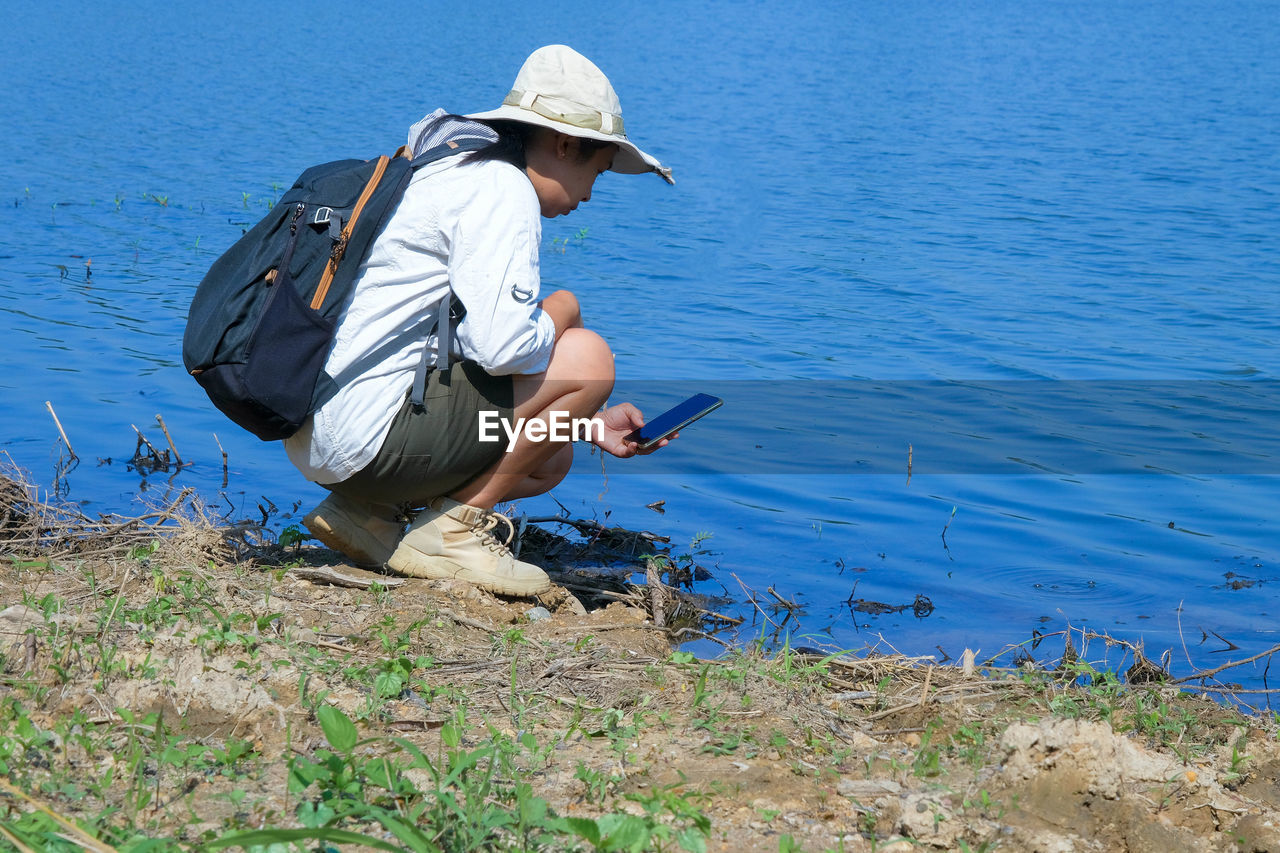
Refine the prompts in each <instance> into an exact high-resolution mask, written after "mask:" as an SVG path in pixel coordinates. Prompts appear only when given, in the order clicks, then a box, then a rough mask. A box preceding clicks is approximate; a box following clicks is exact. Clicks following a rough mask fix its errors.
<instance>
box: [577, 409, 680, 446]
mask: <svg viewBox="0 0 1280 853" xmlns="http://www.w3.org/2000/svg"><path fill="white" fill-rule="evenodd" d="M596 417H598V418H599V419H600V421H601V422H602V423H603V424H604V435H603V436H602V437H601V438H600V439H599V440H598V441H595V442H593V443H594V444H595V445H596V447H599V448H600V449H601V450H604V451H607V452H609V453H612V454H613V455H614V456H617V457H618V458H620V459H626V458H627V457H628V456H636V455H637V454H638V455H641V456H646V455H648V454H650V453H652V452H653V451H655V450H657V449H658V448H660V447H666V446H667V444H668V443H669V442H670V441H671V440H672V439H674V438H675V437H676V436H678V435H679V434H680V433H678V432H676V433H672V434H671V435H670V436H668V437H667V438H664V439H662V441H659V442H658V443H657V444H655V445H653V446H652V447H648V448H645V449H643V450H642V449H641V448H640V445H639V444H637V443H636V442H634V441H627V440H626V438H624V436H626V435H627V434H628V433H630V432H631V431H632V430H636V429H639V428H640V427H642V426H644V416H643V415H641V414H640V410H639V409H637V408H636V407H635V406H633V405H631V404H630V403H619V404H618V405H616V406H610V407H609V408H607V409H605V410H604V411H603V412H601V413H600V414H599V415H597V416H596Z"/></svg>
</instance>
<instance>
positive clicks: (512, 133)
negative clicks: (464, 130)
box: [463, 119, 616, 171]
mask: <svg viewBox="0 0 1280 853" xmlns="http://www.w3.org/2000/svg"><path fill="white" fill-rule="evenodd" d="M472 121H475V119H472ZM479 123H480V124H483V125H485V126H486V127H488V128H490V129H492V130H493V131H494V132H495V133H497V134H498V141H497V142H494V143H492V144H491V145H486V146H485V147H484V148H481V149H480V150H478V151H473V152H471V153H470V154H468V155H467V158H466V160H464V161H463V162H465V163H479V162H481V161H483V160H501V161H503V162H504V163H510V164H511V165H513V166H515V167H516V168H517V169H520V170H522V171H523V170H524V169H525V167H526V166H528V161H527V160H526V158H525V150H526V149H527V147H528V145H529V140H531V139H533V137H534V135H535V134H537V132H538V131H539V130H546V131H549V132H552V133H554V132H555V131H552V130H551V129H550V128H544V127H541V126H540V125H535V124H526V123H525V122H522V121H512V120H510V119H481V120H479ZM571 135H572V134H571ZM574 138H575V139H577V140H578V162H580V163H585V162H586V161H588V160H590V159H591V158H592V157H594V156H595V154H596V152H597V151H599V150H600V149H602V148H608V147H609V146H611V145H615V144H616V143H613V142H603V141H601V140H599V139H588V138H586V137H585V136H577V137H574Z"/></svg>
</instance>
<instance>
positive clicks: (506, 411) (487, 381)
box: [325, 361, 514, 509]
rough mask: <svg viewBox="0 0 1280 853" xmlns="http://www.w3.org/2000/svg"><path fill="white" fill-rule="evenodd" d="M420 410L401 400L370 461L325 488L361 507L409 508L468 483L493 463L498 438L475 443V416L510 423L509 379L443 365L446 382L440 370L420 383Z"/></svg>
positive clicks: (500, 448) (467, 366) (465, 365)
mask: <svg viewBox="0 0 1280 853" xmlns="http://www.w3.org/2000/svg"><path fill="white" fill-rule="evenodd" d="M425 399H426V411H422V412H420V411H416V410H415V409H414V406H413V404H412V403H411V402H409V397H408V395H407V394H406V395H405V400H404V403H403V404H402V405H401V406H400V411H399V412H397V413H396V416H395V419H394V420H393V421H392V422H391V431H390V432H389V433H388V434H387V438H386V440H385V441H383V442H382V447H381V448H380V449H379V450H378V454H377V456H375V457H374V458H373V461H372V462H370V463H369V464H368V465H366V466H365V467H364V468H362V469H360V471H359V472H358V473H356V474H355V475H353V476H352V477H350V478H348V479H346V480H344V481H342V482H341V483H333V484H330V485H328V486H325V488H327V489H329V490H330V491H333V492H337V493H338V494H340V495H342V496H343V497H347V498H351V499H352V500H356V501H361V502H363V503H373V504H390V505H395V506H403V507H407V508H409V509H419V508H421V507H424V506H426V504H427V501H429V500H431V499H432V498H434V497H438V496H439V495H447V494H449V493H450V492H452V491H454V490H455V489H458V488H460V487H461V486H463V485H465V484H466V483H468V482H470V481H471V480H473V479H475V478H476V477H477V476H479V475H480V474H481V473H483V472H484V471H485V470H487V469H488V468H489V467H490V466H492V465H493V464H494V463H495V462H497V461H498V460H499V459H500V458H501V457H502V454H503V452H504V451H505V450H506V447H507V443H506V438H505V436H503V440H501V441H492V442H484V441H480V440H479V425H480V412H481V411H496V412H498V414H499V417H502V418H504V419H506V420H507V421H510V420H511V413H512V409H513V408H514V394H513V391H512V381H511V377H510V376H491V375H489V374H488V373H485V372H484V371H483V370H481V369H480V367H479V365H477V364H475V363H474V362H469V361H464V362H457V363H454V364H451V365H450V366H449V382H448V383H447V384H446V383H442V382H441V381H440V371H438V370H433V371H432V372H431V374H430V376H429V377H428V379H427V393H426V398H425Z"/></svg>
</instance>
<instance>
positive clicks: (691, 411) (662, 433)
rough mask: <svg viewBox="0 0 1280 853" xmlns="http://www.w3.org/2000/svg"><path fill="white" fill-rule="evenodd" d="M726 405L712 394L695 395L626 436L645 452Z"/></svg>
mask: <svg viewBox="0 0 1280 853" xmlns="http://www.w3.org/2000/svg"><path fill="white" fill-rule="evenodd" d="M723 404H724V400H721V399H720V398H719V397H712V396H711V395H710V394H694V395H693V396H692V397H690V398H689V399H688V400H685V401H684V402H683V403H681V404H680V405H678V406H676V407H675V408H672V409H668V410H667V411H665V412H663V413H662V414H660V415H658V416H657V417H656V418H654V419H653V420H651V421H649V422H648V423H646V424H645V425H644V426H642V427H640V429H637V430H632V431H631V432H629V433H627V435H626V436H625V438H626V440H627V441H634V442H635V443H636V444H639V445H640V449H642V450H644V449H647V448H650V447H652V446H653V445H655V444H657V443H658V442H659V441H662V439H664V438H666V437H667V436H669V435H671V433H673V432H678V431H680V430H682V429H684V428H685V427H687V426H688V425H689V424H691V423H693V422H694V421H696V420H697V419H698V418H700V417H702V416H703V415H705V414H707V412H713V411H715V410H716V409H718V408H720V406H721V405H723Z"/></svg>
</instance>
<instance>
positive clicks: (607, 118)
mask: <svg viewBox="0 0 1280 853" xmlns="http://www.w3.org/2000/svg"><path fill="white" fill-rule="evenodd" d="M502 103H503V104H505V105H506V106H509V107H519V108H520V109H522V110H528V111H529V112H532V113H537V114H538V115H540V116H542V117H543V118H549V119H551V120H552V121H558V122H561V123H563V124H569V125H573V126H574V127H580V128H583V129H585V130H598V131H600V132H601V133H603V134H605V135H606V136H621V137H622V138H623V139H625V138H626V136H627V133H626V131H625V130H624V129H623V125H622V116H620V115H614V114H613V113H606V112H603V111H601V110H596V109H592V108H591V107H588V106H586V105H584V104H579V103H575V102H574V101H567V100H564V99H562V98H544V97H543V96H541V95H539V94H538V93H537V92H521V91H520V90H519V89H512V90H511V91H510V92H509V93H508V94H507V97H506V98H504V99H503V101H502ZM553 105H554V106H553ZM556 107H559V109H556Z"/></svg>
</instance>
